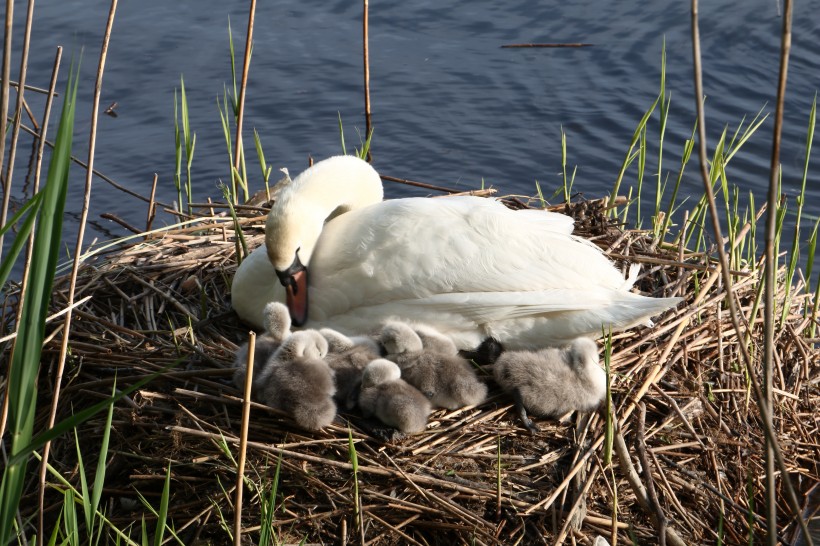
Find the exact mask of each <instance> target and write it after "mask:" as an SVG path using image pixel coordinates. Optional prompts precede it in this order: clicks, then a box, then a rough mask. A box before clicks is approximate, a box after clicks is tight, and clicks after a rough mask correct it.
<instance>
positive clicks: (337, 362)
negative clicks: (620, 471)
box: [319, 328, 379, 410]
mask: <svg viewBox="0 0 820 546" xmlns="http://www.w3.org/2000/svg"><path fill="white" fill-rule="evenodd" d="M319 332H320V333H321V334H322V335H323V336H324V337H325V339H326V340H327V342H328V352H327V356H325V362H327V364H328V366H330V369H331V370H333V372H334V373H335V381H336V395H335V397H334V399H335V400H336V403H337V404H338V405H339V406H340V407H342V408H344V409H347V410H352V409H353V408H355V407H356V404H357V402H358V399H359V390H360V388H361V383H362V372H363V371H364V368H365V366H367V364H368V363H369V362H370V361H372V360H375V359H377V358H379V346H378V344H377V343H376V342H375V341H373V340H372V339H371V338H369V337H365V336H362V337H353V338H349V337H347V336H346V335H344V334H341V333H339V332H337V331H336V330H332V329H330V328H322V329H321V330H319Z"/></svg>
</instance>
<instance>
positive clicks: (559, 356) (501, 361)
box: [493, 338, 606, 432]
mask: <svg viewBox="0 0 820 546" xmlns="http://www.w3.org/2000/svg"><path fill="white" fill-rule="evenodd" d="M493 375H494V376H495V380H496V382H497V383H498V384H499V385H500V386H501V387H502V388H503V389H504V390H505V391H507V392H510V393H512V395H513V399H514V400H515V405H516V409H517V410H518V413H519V415H520V416H521V420H522V421H523V422H524V426H526V427H527V428H528V429H529V430H530V431H531V432H536V431H538V427H537V426H535V424H534V423H533V422H532V421H531V420H530V418H529V417H528V416H527V412H528V411H529V412H530V413H532V414H534V415H537V416H539V417H559V416H561V415H563V414H565V413H568V412H571V411H591V410H594V409H595V408H597V407H598V406H599V405H600V404H601V401H602V400H603V399H604V396H606V372H605V371H604V370H603V368H601V366H600V365H599V364H598V347H597V345H596V344H595V342H594V341H592V340H591V339H587V338H579V339H576V340H575V341H573V342H572V344H570V346H569V347H565V348H561V349H558V348H548V349H542V350H540V351H505V352H504V353H502V354H501V356H499V357H498V360H496V362H495V365H494V366H493Z"/></svg>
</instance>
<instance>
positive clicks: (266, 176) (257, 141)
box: [253, 129, 273, 201]
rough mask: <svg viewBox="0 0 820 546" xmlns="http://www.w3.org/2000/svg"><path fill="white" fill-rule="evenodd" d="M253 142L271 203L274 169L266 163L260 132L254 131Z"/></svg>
mask: <svg viewBox="0 0 820 546" xmlns="http://www.w3.org/2000/svg"><path fill="white" fill-rule="evenodd" d="M253 142H254V144H255V145H256V156H257V157H258V158H259V166H260V167H261V168H262V181H264V182H265V192H266V196H267V198H268V201H270V184H269V180H270V173H271V171H272V170H273V167H272V166H270V165H268V164H267V162H266V161H265V152H263V151H262V139H260V138H259V132H258V131H257V130H256V129H254V130H253Z"/></svg>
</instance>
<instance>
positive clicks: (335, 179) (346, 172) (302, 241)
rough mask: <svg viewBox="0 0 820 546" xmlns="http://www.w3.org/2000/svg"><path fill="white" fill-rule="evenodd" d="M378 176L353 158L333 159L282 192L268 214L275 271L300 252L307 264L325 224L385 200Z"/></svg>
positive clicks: (267, 228) (267, 235) (268, 239)
mask: <svg viewBox="0 0 820 546" xmlns="http://www.w3.org/2000/svg"><path fill="white" fill-rule="evenodd" d="M382 196H383V190H382V185H381V179H380V178H379V175H378V173H376V171H375V170H374V169H373V167H371V166H370V165H369V164H368V163H366V162H365V161H362V160H360V159H357V158H354V157H351V156H337V157H331V158H329V159H326V160H324V161H321V162H319V163H317V164H316V165H314V166H313V167H311V168H309V169H307V170H306V171H304V172H303V173H302V174H300V175H299V176H297V177H296V179H294V180H293V182H291V183H290V184H289V185H288V186H286V187H284V188H283V189H282V191H281V192H280V194H279V197H278V198H277V200H276V203H274V205H273V207H272V208H271V211H270V213H269V214H268V220H267V224H266V226H265V244H266V246H267V249H268V258H269V259H270V261H271V264H273V267H274V268H276V269H278V270H280V271H281V270H285V269H287V268H288V266H290V264H291V263H293V259H294V257H295V255H296V253H297V250H298V255H299V259H300V260H301V262H302V263H303V264H305V265H309V262H310V258H311V256H312V254H313V249H314V247H315V246H316V242H317V241H318V239H319V235H321V233H322V229H323V228H324V225H325V223H327V222H328V221H330V220H332V219H333V218H335V217H336V216H339V215H340V214H344V213H347V212H349V211H351V210H355V209H358V208H362V207H365V206H367V205H371V204H374V203H378V202H379V201H381V200H382Z"/></svg>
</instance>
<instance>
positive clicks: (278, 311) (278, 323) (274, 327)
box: [263, 301, 291, 343]
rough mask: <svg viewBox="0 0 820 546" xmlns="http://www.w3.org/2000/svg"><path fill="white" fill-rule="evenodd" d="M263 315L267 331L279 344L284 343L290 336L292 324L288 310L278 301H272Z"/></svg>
mask: <svg viewBox="0 0 820 546" xmlns="http://www.w3.org/2000/svg"><path fill="white" fill-rule="evenodd" d="M263 313H264V319H265V322H264V324H265V331H266V332H267V333H268V335H270V336H271V337H272V338H273V339H274V340H276V341H277V342H279V343H281V342H282V341H284V339H285V338H286V337H288V336H289V335H290V326H291V324H290V312H288V308H287V307H286V306H285V305H284V304H281V303H279V302H278V301H272V302H270V303H268V304H267V305H266V306H265V309H264V311H263Z"/></svg>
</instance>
